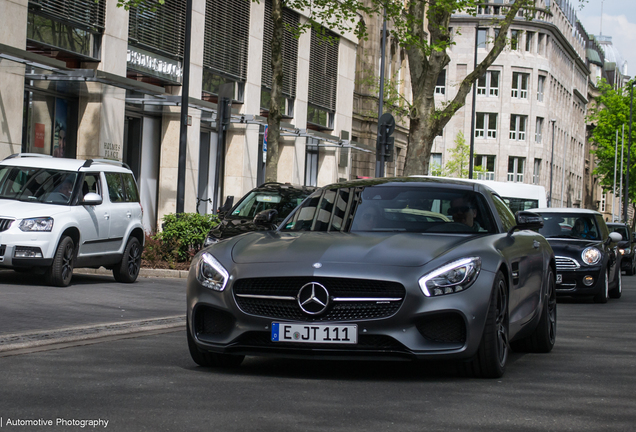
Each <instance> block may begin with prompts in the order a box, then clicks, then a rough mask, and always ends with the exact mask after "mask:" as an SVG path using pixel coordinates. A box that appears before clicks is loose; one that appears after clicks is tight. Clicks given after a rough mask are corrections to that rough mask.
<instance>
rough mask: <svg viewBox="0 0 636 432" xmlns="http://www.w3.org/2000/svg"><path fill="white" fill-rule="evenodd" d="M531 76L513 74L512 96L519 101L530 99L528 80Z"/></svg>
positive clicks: (518, 73) (519, 73)
mask: <svg viewBox="0 0 636 432" xmlns="http://www.w3.org/2000/svg"><path fill="white" fill-rule="evenodd" d="M529 78H530V74H527V73H521V72H513V73H512V92H511V96H512V97H513V98H518V99H527V98H528V80H529Z"/></svg>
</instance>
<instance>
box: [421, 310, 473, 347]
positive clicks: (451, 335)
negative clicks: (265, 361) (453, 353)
mask: <svg viewBox="0 0 636 432" xmlns="http://www.w3.org/2000/svg"><path fill="white" fill-rule="evenodd" d="M417 330H418V331H419V332H420V334H421V335H422V336H424V337H425V338H426V339H428V340H430V341H433V342H442V343H462V344H463V343H464V342H466V324H465V323H464V319H463V318H462V317H461V316H460V315H458V314H456V313H445V314H439V315H433V316H427V317H425V318H423V319H421V320H419V321H418V323H417Z"/></svg>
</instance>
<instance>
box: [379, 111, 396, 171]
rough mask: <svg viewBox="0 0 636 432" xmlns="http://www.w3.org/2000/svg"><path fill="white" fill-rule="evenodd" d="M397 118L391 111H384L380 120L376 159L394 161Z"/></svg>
mask: <svg viewBox="0 0 636 432" xmlns="http://www.w3.org/2000/svg"><path fill="white" fill-rule="evenodd" d="M393 131H395V119H394V118H393V115H391V113H384V114H382V115H381V116H380V119H379V120H378V144H377V146H376V160H378V161H381V162H393V152H394V151H393V148H394V147H395V138H393V136H392V135H393Z"/></svg>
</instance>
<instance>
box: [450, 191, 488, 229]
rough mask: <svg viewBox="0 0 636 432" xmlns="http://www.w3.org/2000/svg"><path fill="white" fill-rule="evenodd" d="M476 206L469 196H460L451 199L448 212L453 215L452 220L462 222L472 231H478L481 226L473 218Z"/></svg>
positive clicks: (475, 214)
mask: <svg viewBox="0 0 636 432" xmlns="http://www.w3.org/2000/svg"><path fill="white" fill-rule="evenodd" d="M476 207H477V206H476V205H475V203H474V202H473V200H471V199H470V198H469V197H466V196H460V197H457V198H454V199H453V200H452V201H451V206H450V208H449V209H448V214H449V215H450V216H452V217H453V222H456V223H462V224H464V225H466V226H468V227H469V228H470V229H471V230H472V231H475V232H477V231H479V230H480V229H481V226H480V225H479V222H477V220H476V219H475V218H476V217H477V208H476Z"/></svg>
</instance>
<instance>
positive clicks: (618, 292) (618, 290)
mask: <svg viewBox="0 0 636 432" xmlns="http://www.w3.org/2000/svg"><path fill="white" fill-rule="evenodd" d="M617 273H618V274H617V275H616V277H617V278H618V282H617V283H616V287H615V288H614V289H613V290H611V291H610V292H609V296H610V298H613V299H619V298H621V296H622V295H623V275H622V272H621V271H620V270H619V271H618V272H617Z"/></svg>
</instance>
